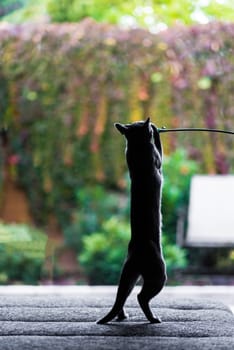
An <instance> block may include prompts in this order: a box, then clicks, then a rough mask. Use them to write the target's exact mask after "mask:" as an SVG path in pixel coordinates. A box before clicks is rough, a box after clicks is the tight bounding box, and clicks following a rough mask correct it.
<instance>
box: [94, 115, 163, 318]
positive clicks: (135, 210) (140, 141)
mask: <svg viewBox="0 0 234 350" xmlns="http://www.w3.org/2000/svg"><path fill="white" fill-rule="evenodd" d="M115 127H116V128H117V129H118V130H119V131H120V133H121V134H123V135H124V136H125V137H126V139H127V147H126V159H127V164H128V168H129V173H130V178H131V239H130V242H129V246H128V255H127V259H126V261H125V263H124V266H123V269H122V273H121V277H120V281H119V287H118V292H117V296H116V300H115V303H114V306H113V308H112V309H111V311H110V312H109V313H108V314H107V315H106V316H105V317H103V318H102V319H100V320H99V321H98V322H97V323H98V324H104V323H107V322H109V321H111V320H112V319H113V318H115V317H116V316H117V319H118V320H123V319H125V318H126V317H127V315H126V314H125V312H124V309H123V307H124V304H125V301H126V299H127V297H128V296H129V294H130V293H131V291H132V289H133V287H134V286H135V284H136V282H137V280H138V278H139V277H140V276H141V277H142V278H143V286H142V289H141V292H140V293H139V294H138V302H139V304H140V306H141V308H142V310H143V312H144V314H145V316H146V317H147V319H148V320H149V321H150V322H151V323H160V322H161V321H160V319H159V318H157V317H155V316H154V315H153V313H152V311H151V309H150V307H149V301H150V300H151V299H152V298H153V297H154V296H155V295H157V294H158V293H159V292H160V291H161V289H162V288H163V286H164V284H165V281H166V268H165V263H164V260H163V256H162V249H161V243H160V235H161V187H162V172H161V165H162V147H161V142H160V138H159V133H158V131H157V128H156V127H155V126H154V125H153V124H151V123H150V119H149V118H148V119H147V120H146V121H145V122H144V121H139V122H135V123H132V124H126V125H123V124H119V123H116V124H115ZM113 249H114V247H113Z"/></svg>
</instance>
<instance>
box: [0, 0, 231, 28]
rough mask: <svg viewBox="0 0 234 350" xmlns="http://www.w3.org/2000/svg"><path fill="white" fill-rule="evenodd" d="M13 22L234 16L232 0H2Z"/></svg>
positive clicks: (151, 23) (156, 23) (166, 21)
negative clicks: (89, 18) (42, 19)
mask: <svg viewBox="0 0 234 350" xmlns="http://www.w3.org/2000/svg"><path fill="white" fill-rule="evenodd" d="M1 13H2V16H3V15H4V14H8V13H9V14H10V15H8V16H7V17H5V18H4V20H8V21H10V22H13V23H22V22H25V21H32V20H36V21H37V20H38V19H40V18H42V15H44V16H45V18H48V17H50V19H51V20H52V21H54V22H78V21H80V20H82V19H84V18H87V17H91V18H93V19H95V20H96V21H98V22H107V23H114V24H120V25H124V26H143V27H146V28H149V29H150V30H152V31H153V30H156V31H157V30H160V29H164V28H165V27H166V26H171V25H174V24H175V23H178V22H179V23H183V24H191V23H207V22H208V21H212V20H220V19H221V20H226V21H233V20H234V5H233V1H232V0H225V1H220V0H210V1H196V0H177V1H171V0H165V1H157V0H148V1H147V2H146V1H144V0H130V1H123V0H111V1H107V0H60V1H57V0H40V1H35V0H2V1H1V4H0V16H1Z"/></svg>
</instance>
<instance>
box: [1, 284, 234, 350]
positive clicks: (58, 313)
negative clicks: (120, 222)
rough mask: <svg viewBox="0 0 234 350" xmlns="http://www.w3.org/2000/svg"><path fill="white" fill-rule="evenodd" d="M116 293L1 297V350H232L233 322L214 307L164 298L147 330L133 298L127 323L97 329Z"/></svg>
mask: <svg viewBox="0 0 234 350" xmlns="http://www.w3.org/2000/svg"><path fill="white" fill-rule="evenodd" d="M114 297H115V290H114V289H112V290H111V291H110V290H109V289H106V290H105V289H103V290H101V291H99V292H97V289H95V288H94V289H92V288H91V289H89V292H88V293H85V292H82V293H79V292H78V293H77V295H74V294H73V295H66V294H64V295H52V294H50V295H46V294H45V295H25V296H23V295H17V294H15V295H0V344H1V345H0V348H1V350H8V349H11V350H14V349H24V350H27V349H85V350H89V349H95V350H98V349H130V350H131V349H141V350H143V349H147V350H148V349H149V350H151V349H156V348H157V349H160V350H161V349H162V350H164V349H170V350H171V349H178V350H181V349H192V350H193V349H199V350H200V349H202V348H204V349H205V350H209V349H224V350H225V349H233V348H234V316H233V314H232V312H231V311H230V310H229V308H228V307H227V306H226V305H224V304H223V303H221V302H219V301H215V300H212V299H204V298H195V297H188V298H187V297H178V296H176V295H164V294H163V293H162V294H161V295H160V296H159V297H157V298H155V299H154V300H153V301H152V303H151V305H152V307H153V309H154V312H155V314H157V315H159V316H160V318H161V319H162V321H163V322H162V323H161V324H149V323H148V322H147V320H146V319H145V316H144V315H143V313H142V311H141V309H140V308H139V306H138V304H137V300H136V292H134V293H133V294H132V295H131V296H130V298H129V300H128V301H127V304H126V309H127V312H128V313H129V316H130V317H129V319H128V320H126V321H124V322H115V321H113V322H111V323H109V324H107V325H97V324H96V320H97V319H99V318H100V317H101V316H103V315H104V314H105V313H106V312H107V311H108V310H109V307H110V306H111V305H112V303H113V301H114Z"/></svg>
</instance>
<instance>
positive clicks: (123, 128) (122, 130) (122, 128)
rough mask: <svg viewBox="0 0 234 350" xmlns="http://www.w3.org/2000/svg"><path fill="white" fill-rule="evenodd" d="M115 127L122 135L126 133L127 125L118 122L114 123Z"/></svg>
mask: <svg viewBox="0 0 234 350" xmlns="http://www.w3.org/2000/svg"><path fill="white" fill-rule="evenodd" d="M115 127H116V129H117V130H118V131H119V132H120V133H121V134H123V135H125V134H126V131H127V127H126V126H125V125H123V124H120V123H115Z"/></svg>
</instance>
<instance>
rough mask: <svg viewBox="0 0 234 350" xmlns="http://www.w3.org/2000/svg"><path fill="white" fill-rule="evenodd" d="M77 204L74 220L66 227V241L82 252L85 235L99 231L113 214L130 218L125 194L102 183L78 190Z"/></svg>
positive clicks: (73, 215) (72, 215)
mask: <svg viewBox="0 0 234 350" xmlns="http://www.w3.org/2000/svg"><path fill="white" fill-rule="evenodd" d="M76 200H77V205H76V209H74V211H73V212H72V214H71V217H72V220H71V222H70V223H69V224H68V225H67V227H65V228H64V231H63V232H64V237H65V243H66V244H67V245H68V246H70V247H73V248H75V249H76V251H77V252H78V253H80V252H81V251H82V249H83V242H82V241H83V239H84V236H88V235H90V234H93V233H94V232H98V231H99V230H100V229H101V227H102V224H103V222H105V221H106V220H108V219H109V218H111V217H112V216H115V217H117V216H119V217H121V218H122V219H123V218H126V219H127V218H128V215H127V213H128V212H129V208H128V207H129V206H128V205H127V202H128V200H127V198H126V195H125V194H120V193H117V192H110V191H109V190H105V189H104V187H102V186H100V185H94V186H90V187H87V186H86V187H83V188H81V189H77V191H76Z"/></svg>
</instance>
